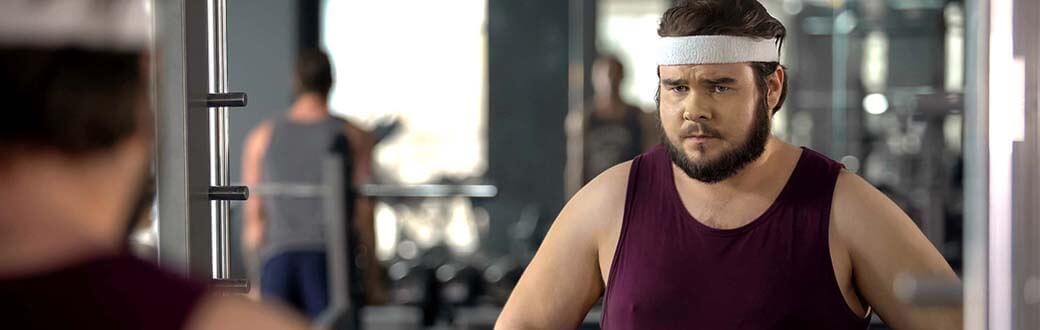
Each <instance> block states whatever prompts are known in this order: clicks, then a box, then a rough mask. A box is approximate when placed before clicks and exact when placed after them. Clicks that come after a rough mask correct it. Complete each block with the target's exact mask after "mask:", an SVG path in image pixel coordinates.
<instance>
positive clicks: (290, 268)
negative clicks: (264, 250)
mask: <svg viewBox="0 0 1040 330" xmlns="http://www.w3.org/2000/svg"><path fill="white" fill-rule="evenodd" d="M260 293H261V295H262V296H263V298H264V299H268V298H274V299H277V300H280V301H282V302H284V303H286V304H288V305H289V306H292V307H294V308H296V309H297V310H298V311H299V312H301V313H303V314H305V315H307V316H308V317H310V318H311V319H316V318H317V317H318V315H320V314H321V312H323V311H325V307H327V306H328V304H329V290H328V276H327V275H326V269H325V252H316V251H296V252H294V251H290V252H283V253H280V254H276V255H275V256H273V257H271V258H270V259H268V260H267V261H266V262H264V266H263V269H262V270H261V273H260Z"/></svg>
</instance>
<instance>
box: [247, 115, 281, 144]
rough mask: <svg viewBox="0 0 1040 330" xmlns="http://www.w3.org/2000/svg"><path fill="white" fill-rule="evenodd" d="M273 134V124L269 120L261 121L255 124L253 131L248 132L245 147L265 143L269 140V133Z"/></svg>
mask: <svg viewBox="0 0 1040 330" xmlns="http://www.w3.org/2000/svg"><path fill="white" fill-rule="evenodd" d="M273 132H274V123H272V122H271V120H270V119H268V120H264V121H261V122H260V123H259V124H256V126H255V127H253V129H251V130H249V133H248V134H247V135H246V143H245V144H246V146H249V145H251V144H257V143H266V141H267V140H270V139H271V133H273Z"/></svg>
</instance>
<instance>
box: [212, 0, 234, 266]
mask: <svg viewBox="0 0 1040 330" xmlns="http://www.w3.org/2000/svg"><path fill="white" fill-rule="evenodd" d="M207 10H208V12H209V15H207V16H206V17H207V18H208V22H207V23H208V24H206V26H207V28H208V29H207V35H208V43H207V45H208V47H207V50H208V52H207V54H208V56H209V66H208V67H209V89H208V91H209V93H211V94H216V93H226V92H227V91H228V86H227V85H228V84H227V28H226V26H227V24H226V23H227V2H226V0H208V1H207ZM209 127H210V128H209V137H210V143H211V146H212V147H211V148H210V184H211V185H212V186H217V187H224V186H227V185H228V183H229V180H228V176H229V167H228V136H227V135H228V108H227V107H217V108H215V109H213V110H212V111H211V112H210V125H209ZM212 203H213V205H212V211H211V216H210V218H211V219H212V226H213V240H212V241H213V243H212V244H213V247H212V250H213V278H217V279H227V278H228V272H229V268H230V261H229V258H230V252H229V246H228V242H229V241H230V236H229V234H228V230H229V224H228V207H229V205H228V203H229V202H228V201H227V200H215V201H213V202H212Z"/></svg>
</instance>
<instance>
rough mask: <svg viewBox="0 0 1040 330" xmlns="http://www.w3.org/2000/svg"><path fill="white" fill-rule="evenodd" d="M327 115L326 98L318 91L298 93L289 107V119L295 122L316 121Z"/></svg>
mask: <svg viewBox="0 0 1040 330" xmlns="http://www.w3.org/2000/svg"><path fill="white" fill-rule="evenodd" d="M328 116H329V107H328V99H327V98H326V97H325V96H324V95H321V94H318V93H313V92H308V93H303V94H300V95H299V96H297V97H296V101H295V102H293V104H292V106H290V107H289V119H290V120H292V121H296V122H316V121H320V120H323V119H325V118H326V117H328Z"/></svg>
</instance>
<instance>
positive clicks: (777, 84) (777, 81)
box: [766, 65, 787, 112]
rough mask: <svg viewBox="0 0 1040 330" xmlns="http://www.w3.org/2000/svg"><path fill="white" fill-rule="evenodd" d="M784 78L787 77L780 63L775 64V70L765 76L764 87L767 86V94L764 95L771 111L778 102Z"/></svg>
mask: <svg viewBox="0 0 1040 330" xmlns="http://www.w3.org/2000/svg"><path fill="white" fill-rule="evenodd" d="M784 79H787V76H786V73H785V72H784V67H783V66H782V65H777V66H776V71H773V73H772V74H770V75H769V77H768V78H766V87H767V88H769V94H768V95H766V97H767V100H768V102H769V111H770V112H772V110H773V109H775V108H776V105H777V104H778V103H780V94H782V93H783V90H784Z"/></svg>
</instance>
